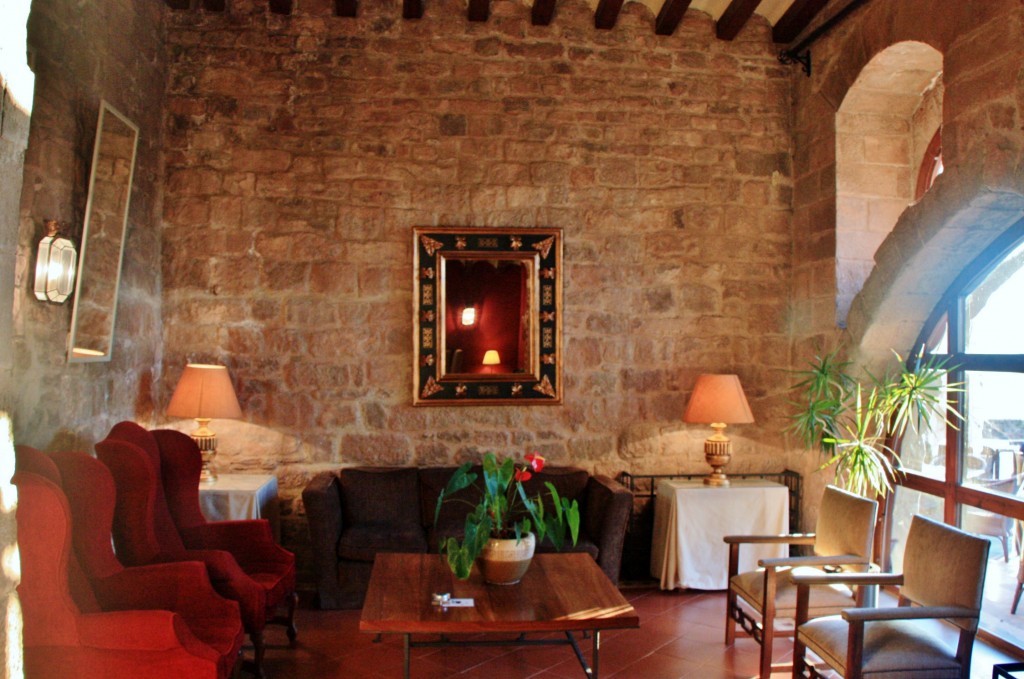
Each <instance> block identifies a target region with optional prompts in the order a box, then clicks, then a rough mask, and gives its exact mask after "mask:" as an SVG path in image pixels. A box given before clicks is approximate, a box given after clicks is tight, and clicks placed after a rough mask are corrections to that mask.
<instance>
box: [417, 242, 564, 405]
mask: <svg viewBox="0 0 1024 679" xmlns="http://www.w3.org/2000/svg"><path fill="white" fill-rule="evenodd" d="M413 240H414V243H413V252H414V256H413V260H414V261H413V271H414V274H413V280H414V291H413V294H414V304H413V307H414V309H413V313H414V317H413V328H414V335H415V336H414V339H413V347H414V357H413V361H414V362H413V375H414V376H415V378H414V384H413V405H418V406H428V405H493V404H516V405H535V404H558V403H561V402H562V371H561V365H562V356H561V344H562V332H561V327H562V322H561V313H562V230H561V229H553V228H536V229H521V228H479V227H418V228H416V229H413Z"/></svg>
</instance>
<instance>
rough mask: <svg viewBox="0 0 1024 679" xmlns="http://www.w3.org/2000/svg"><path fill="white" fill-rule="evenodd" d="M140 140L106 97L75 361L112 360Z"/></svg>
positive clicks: (77, 308) (83, 251)
mask: <svg viewBox="0 0 1024 679" xmlns="http://www.w3.org/2000/svg"><path fill="white" fill-rule="evenodd" d="M138 141H139V128H138V127H137V126H136V125H135V124H133V123H132V122H131V121H130V120H128V119H127V118H126V117H124V116H123V115H122V114H121V113H119V112H118V111H117V110H116V109H114V108H113V107H112V106H111V105H110V104H108V103H107V102H105V101H103V102H100V115H99V123H98V124H97V126H96V144H95V147H94V148H93V155H92V171H91V173H90V175H89V194H88V199H87V200H86V204H85V224H84V226H83V227H82V245H81V248H80V253H79V258H78V272H79V273H78V284H77V286H76V287H75V305H74V311H73V312H72V315H71V333H70V336H69V347H68V361H69V362H71V363H77V362H89V361H109V360H110V356H111V351H112V349H113V344H114V319H115V316H116V313H117V290H118V286H119V285H120V282H121V257H122V253H123V250H124V236H125V228H126V226H127V224H128V204H129V201H130V199H131V187H132V177H133V175H134V174H135V153H136V149H137V147H138Z"/></svg>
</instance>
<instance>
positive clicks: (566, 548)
mask: <svg viewBox="0 0 1024 679" xmlns="http://www.w3.org/2000/svg"><path fill="white" fill-rule="evenodd" d="M557 551H558V550H557V549H555V545H554V544H553V543H552V542H551V538H544V541H543V542H542V543H540V544H539V545H537V552H538V553H550V552H557ZM562 551H563V552H586V553H587V554H589V555H590V556H591V557H593V558H594V560H595V561H596V560H597V557H598V554H599V553H600V551H601V550H599V549H598V548H597V545H596V544H594V541H593V540H591V539H590V538H589V537H587V536H586V535H584V534H583V532H582V531H580V535H579V539H578V540H577V541H576V544H575V545H573V544H572V538H570V537H569V536H568V535H566V536H565V544H564V545H562Z"/></svg>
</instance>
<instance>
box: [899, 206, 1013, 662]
mask: <svg viewBox="0 0 1024 679" xmlns="http://www.w3.org/2000/svg"><path fill="white" fill-rule="evenodd" d="M922 345H923V346H924V350H925V351H926V352H927V353H929V354H933V355H936V356H939V357H943V358H945V359H946V360H947V361H948V363H947V365H949V366H951V367H954V369H953V370H952V372H951V373H950V380H951V383H952V384H953V385H954V386H955V387H956V388H955V389H953V390H950V392H949V394H948V395H949V398H950V399H951V400H952V401H953V402H954V403H955V404H956V408H957V410H958V411H959V412H960V413H961V414H962V415H963V418H964V419H963V421H962V422H955V423H952V424H947V423H945V422H943V421H941V420H939V421H935V422H931V423H930V424H931V427H930V428H922V430H921V431H919V432H917V433H910V432H909V431H908V434H907V436H906V438H905V439H904V441H903V442H902V444H901V446H900V463H901V467H902V469H903V471H904V476H903V478H902V481H901V485H900V487H899V488H897V491H896V494H895V501H894V503H893V507H892V508H891V511H890V512H889V522H888V524H887V526H888V530H889V531H890V535H891V539H890V540H887V541H886V542H887V543H888V544H890V545H892V550H891V554H890V557H891V559H890V561H891V565H892V566H893V568H894V570H898V569H899V568H900V566H901V561H902V545H903V539H904V538H905V536H906V529H907V526H908V525H909V519H910V516H911V515H913V514H925V515H928V516H931V517H932V518H935V519H938V520H940V521H945V522H946V523H949V524H954V525H959V526H960V527H962V528H964V529H965V530H968V531H970V532H973V533H979V534H982V535H985V536H987V537H988V538H989V539H991V540H992V543H993V546H992V551H991V554H992V556H993V558H992V560H991V561H990V562H989V568H988V580H987V581H986V582H987V584H986V599H987V600H990V601H991V600H994V601H995V603H993V604H992V605H990V604H989V603H986V610H987V611H988V613H983V615H982V627H983V628H988V629H990V631H991V632H993V633H995V634H997V635H998V636H999V637H1000V638H1002V639H1005V640H1007V641H1010V642H1011V643H1013V644H1015V645H1017V646H1019V647H1024V607H1022V608H1021V610H1020V611H1018V615H1016V616H1008V614H1009V611H1010V608H1011V604H1012V601H1013V597H1014V594H1015V593H1016V592H1017V591H1019V585H1018V586H1016V587H1015V586H1014V585H1016V583H1017V570H1018V567H1019V564H1020V563H1021V559H1022V552H1024V547H1022V545H1021V544H1020V543H1021V538H1020V537H1019V532H1020V531H1019V530H1018V528H1017V527H1018V525H1020V524H1019V523H1018V522H1019V521H1022V520H1024V220H1020V221H1018V222H1017V223H1016V224H1014V226H1013V227H1011V228H1010V229H1009V231H1008V232H1007V233H1006V234H1004V235H1003V236H1002V237H1001V238H1000V239H998V240H997V241H996V242H995V243H994V244H993V245H992V246H991V247H989V248H988V249H987V250H986V251H985V253H983V255H982V256H981V257H979V258H978V259H977V260H976V261H975V262H974V263H973V264H972V265H970V266H969V267H967V269H966V270H965V271H964V272H963V273H962V274H961V275H960V276H959V277H958V278H957V280H956V281H955V282H954V283H953V285H952V286H951V287H950V289H949V290H948V291H947V293H946V294H945V296H944V297H943V299H942V301H941V302H940V303H939V305H938V306H937V307H936V309H935V310H934V311H933V312H932V315H931V318H930V320H929V322H928V323H927V324H926V326H925V328H924V332H922V334H921V336H920V338H919V342H918V346H919V347H920V346H922ZM954 425H955V426H954ZM1018 491H1019V492H1020V495H1018ZM1018 617H1019V618H1020V619H1019V621H1018V620H1017V618H1018ZM1007 620H1009V621H1010V623H1009V625H1007Z"/></svg>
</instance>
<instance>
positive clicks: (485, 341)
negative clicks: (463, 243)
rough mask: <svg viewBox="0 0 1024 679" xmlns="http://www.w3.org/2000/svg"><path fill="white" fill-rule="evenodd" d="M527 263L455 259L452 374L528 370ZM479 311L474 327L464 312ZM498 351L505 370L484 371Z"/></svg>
mask: <svg viewBox="0 0 1024 679" xmlns="http://www.w3.org/2000/svg"><path fill="white" fill-rule="evenodd" d="M524 264H525V263H524V262H521V261H504V260H472V259H465V260H464V259H449V260H448V261H447V263H446V267H445V304H446V307H445V326H446V329H445V352H446V354H447V360H448V364H447V372H450V373H451V372H456V373H491V372H493V373H512V372H521V371H524V370H525V369H526V360H527V347H526V337H525V335H526V333H525V329H524V319H525V317H526V314H527V312H528V311H529V306H528V305H529V300H528V299H527V275H528V269H527V267H526V266H525V265H524ZM467 306H474V307H475V308H476V322H475V323H474V324H473V325H472V326H464V325H462V323H461V319H462V310H463V309H464V308H466V307H467ZM489 349H494V350H496V351H497V352H498V355H499V356H500V357H501V363H500V364H499V365H494V366H492V365H488V366H485V365H483V360H484V354H485V353H486V352H487V351H488V350H489ZM456 350H458V353H456Z"/></svg>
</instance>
